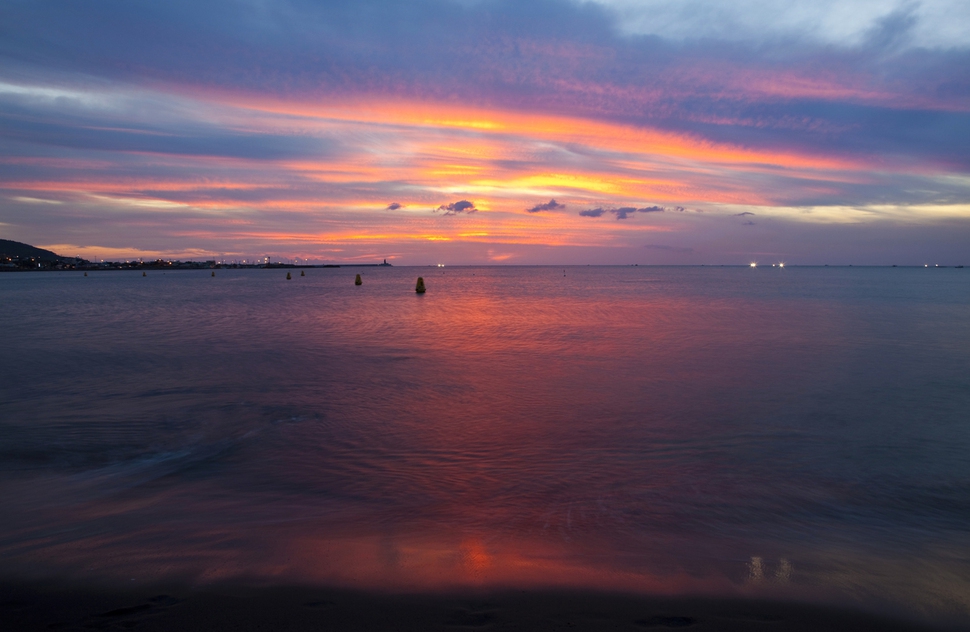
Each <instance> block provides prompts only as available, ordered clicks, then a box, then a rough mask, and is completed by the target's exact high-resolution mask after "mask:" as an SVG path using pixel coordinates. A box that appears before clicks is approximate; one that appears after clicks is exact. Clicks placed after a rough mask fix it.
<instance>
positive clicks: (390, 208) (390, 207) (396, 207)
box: [384, 202, 404, 211]
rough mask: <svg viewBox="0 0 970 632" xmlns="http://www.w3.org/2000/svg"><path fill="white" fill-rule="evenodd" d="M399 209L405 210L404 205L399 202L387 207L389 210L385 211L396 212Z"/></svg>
mask: <svg viewBox="0 0 970 632" xmlns="http://www.w3.org/2000/svg"><path fill="white" fill-rule="evenodd" d="M399 208H404V205H403V204H400V203H398V202H391V203H390V204H388V205H387V208H386V209H384V210H386V211H396V210H397V209H399Z"/></svg>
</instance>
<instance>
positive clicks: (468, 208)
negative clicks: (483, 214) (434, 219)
mask: <svg viewBox="0 0 970 632" xmlns="http://www.w3.org/2000/svg"><path fill="white" fill-rule="evenodd" d="M438 211H444V214H445V215H458V214H459V213H474V212H476V211H478V209H477V208H475V204H474V203H472V202H469V201H468V200H458V201H457V202H452V203H451V204H442V205H441V206H439V207H438V208H436V209H435V213H437V212H438Z"/></svg>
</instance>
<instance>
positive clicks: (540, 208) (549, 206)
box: [525, 200, 566, 213]
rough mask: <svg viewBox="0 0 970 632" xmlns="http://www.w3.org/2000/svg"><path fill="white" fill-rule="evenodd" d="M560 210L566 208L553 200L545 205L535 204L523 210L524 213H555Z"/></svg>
mask: <svg viewBox="0 0 970 632" xmlns="http://www.w3.org/2000/svg"><path fill="white" fill-rule="evenodd" d="M561 208H566V205H565V204H560V203H559V202H557V201H555V200H549V201H548V202H546V203H545V204H536V205H535V206H533V207H532V208H527V209H525V212H526V213H538V212H540V211H556V210H559V209H561Z"/></svg>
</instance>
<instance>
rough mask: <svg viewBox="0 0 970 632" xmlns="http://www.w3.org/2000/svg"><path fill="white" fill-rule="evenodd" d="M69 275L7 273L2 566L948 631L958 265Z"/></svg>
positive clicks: (955, 579) (5, 570) (0, 473)
mask: <svg viewBox="0 0 970 632" xmlns="http://www.w3.org/2000/svg"><path fill="white" fill-rule="evenodd" d="M357 272H360V273H361V275H362V277H363V279H364V284H363V285H362V286H360V287H355V286H354V284H353V277H354V275H355V274H356V273H357ZM89 274H90V276H89V277H82V276H81V275H80V273H22V274H20V273H11V274H3V275H0V300H2V309H0V331H2V332H3V334H2V335H3V361H2V366H0V573H2V574H4V575H6V576H8V577H24V578H26V577H37V576H41V577H67V578H73V579H84V578H86V577H99V578H104V577H114V578H119V579H120V578H123V579H125V580H126V581H130V580H131V579H134V580H136V581H148V580H153V579H158V578H165V577H179V578H184V579H189V580H191V581H211V580H218V579H227V578H244V579H247V580H252V581H270V582H297V583H303V582H305V583H327V584H339V585H352V586H358V587H364V588H378V589H402V588H403V589H415V588H418V589H439V588H447V587H452V586H456V585H471V586H478V585H484V586H492V585H495V586H499V585H501V586H508V585H512V586H527V587H528V586H548V585H569V586H577V587H597V588H609V589H621V590H633V591H648V592H660V593H674V594H680V593H712V594H741V595H752V594H756V595H760V594H765V595H777V596H789V597H796V598H799V599H807V600H815V601H839V602H849V603H853V604H860V605H863V606H864V607H867V608H871V609H878V610H883V611H887V612H889V611H892V612H898V613H900V614H904V615H914V614H915V615H917V616H925V617H929V618H931V619H939V620H944V619H947V620H950V619H955V620H958V621H970V271H967V270H963V269H952V268H950V269H922V268H921V269H908V268H785V269H777V268H764V267H761V268H757V269H748V268H705V267H696V268H652V267H615V268H611V267H603V268H599V267H597V268H594V267H571V268H516V267H507V268H506V267H489V268H341V269H310V270H307V272H306V274H307V276H306V277H300V276H299V275H295V276H294V278H293V279H292V280H290V281H287V280H286V279H285V274H286V273H285V271H284V270H218V271H217V273H216V274H217V276H216V277H215V278H212V277H211V276H210V273H209V272H208V271H181V272H174V271H173V272H167V273H163V272H161V271H149V273H148V276H147V277H144V278H143V277H142V276H141V273H140V272H127V271H126V272H121V271H118V272H94V273H89ZM418 275H423V276H424V278H425V280H426V281H427V284H428V292H427V294H425V295H423V296H419V295H415V293H414V291H413V288H414V281H415V278H416V277H417V276H418Z"/></svg>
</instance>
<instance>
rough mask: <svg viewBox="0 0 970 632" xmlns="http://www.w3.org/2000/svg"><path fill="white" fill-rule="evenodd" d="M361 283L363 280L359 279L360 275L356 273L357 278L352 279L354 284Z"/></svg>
mask: <svg viewBox="0 0 970 632" xmlns="http://www.w3.org/2000/svg"><path fill="white" fill-rule="evenodd" d="M363 284H364V282H363V281H361V280H360V275H359V274H358V275H357V278H356V279H354V285H363Z"/></svg>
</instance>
